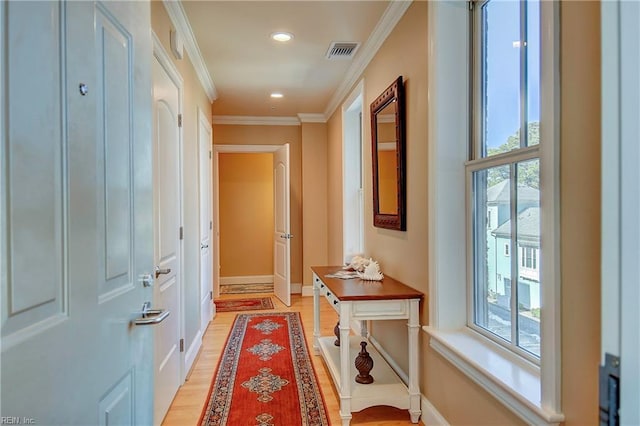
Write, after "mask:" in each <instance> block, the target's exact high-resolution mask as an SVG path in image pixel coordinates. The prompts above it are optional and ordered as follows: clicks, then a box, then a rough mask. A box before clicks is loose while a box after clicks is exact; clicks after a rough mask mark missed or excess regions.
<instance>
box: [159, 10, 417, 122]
mask: <svg viewBox="0 0 640 426" xmlns="http://www.w3.org/2000/svg"><path fill="white" fill-rule="evenodd" d="M407 3H408V2H398V1H361V0H357V1H356V0H342V1H328V0H310V1H308V0H298V1H268V0H262V1H240V0H235V1H211V0H210V1H189V0H187V1H182V8H183V11H184V16H186V18H187V21H188V24H189V25H188V26H190V27H191V32H192V34H193V38H194V39H195V43H194V44H195V45H197V47H198V48H199V51H200V55H201V58H202V62H203V64H204V66H205V67H206V69H207V71H208V74H209V76H210V78H211V80H212V82H213V86H214V87H215V92H216V96H217V99H216V100H215V101H214V103H213V114H214V115H230V116H251V117H258V116H275V117H296V116H297V115H298V114H327V113H330V112H332V111H331V110H332V108H335V106H336V105H335V104H336V102H338V101H339V100H340V99H339V98H341V97H342V96H344V95H345V94H347V93H344V94H342V93H340V92H341V91H345V90H348V89H349V88H350V86H351V84H353V82H354V81H349V79H350V77H352V78H355V77H357V76H358V75H357V74H355V73H356V72H358V71H360V72H361V71H362V69H363V68H364V66H366V64H367V63H368V61H369V60H370V59H371V57H372V56H373V53H375V50H377V48H378V47H379V45H380V44H381V43H382V41H383V40H384V38H386V35H387V34H388V32H389V31H390V30H391V29H392V28H393V26H394V25H395V23H396V22H397V20H398V19H399V18H400V16H401V14H402V13H404V10H406V7H407ZM174 5H175V4H174ZM174 9H175V8H174ZM400 11H401V12H400ZM170 15H171V11H170ZM395 15H399V16H397V17H396V16H395ZM188 26H187V27H188ZM275 31H287V32H290V33H293V34H294V39H293V40H291V41H289V42H286V43H278V42H275V41H273V40H271V38H270V37H269V36H270V34H271V33H273V32H275ZM187 32H188V31H187ZM185 38H186V39H187V40H186V41H187V43H188V41H189V40H188V38H189V37H188V34H187V37H185ZM333 41H339V42H344V41H355V42H360V43H361V45H360V48H359V49H358V51H357V52H356V54H355V56H354V58H353V59H350V60H344V59H341V60H328V59H326V58H325V55H326V53H327V50H328V48H329V45H330V44H331V42H333ZM190 53H191V52H190ZM190 56H193V55H191V54H190ZM196 62H197V61H196ZM357 68H361V69H357ZM358 74H359V72H358ZM200 78H201V80H203V76H202V75H201V76H200ZM205 80H206V78H205ZM210 92H211V91H210ZM272 92H280V93H282V94H283V95H284V98H282V99H271V98H270V96H269V95H270V93H272Z"/></svg>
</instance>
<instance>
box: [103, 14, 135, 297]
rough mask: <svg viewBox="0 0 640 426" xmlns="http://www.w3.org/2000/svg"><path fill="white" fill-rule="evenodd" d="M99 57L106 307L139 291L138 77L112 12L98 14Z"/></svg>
mask: <svg viewBox="0 0 640 426" xmlns="http://www.w3.org/2000/svg"><path fill="white" fill-rule="evenodd" d="M95 21H96V24H95V25H96V35H97V39H96V56H97V57H98V58H101V59H102V60H99V61H98V64H97V65H98V75H97V85H96V87H95V90H94V92H95V93H94V95H95V97H96V99H97V107H98V111H97V120H98V122H97V128H96V130H97V138H98V150H99V152H103V153H104V155H103V156H101V157H102V158H101V160H100V161H99V163H98V165H97V166H98V176H97V178H98V209H99V211H102V212H103V213H104V214H101V215H100V216H99V228H98V229H99V230H100V235H99V238H100V241H103V242H104V251H103V261H102V262H101V264H100V270H101V274H100V280H101V285H100V296H99V297H100V299H99V300H100V302H101V303H103V302H105V301H107V300H109V299H110V298H112V297H116V296H118V295H119V294H122V293H123V292H126V291H129V290H132V289H133V288H134V283H133V276H132V271H131V266H132V265H133V259H132V256H133V238H132V233H131V229H132V224H133V219H134V216H133V209H132V205H131V192H132V187H133V181H132V173H131V152H132V149H133V145H132V143H133V139H132V132H131V130H132V126H133V117H132V116H131V113H132V108H131V105H130V99H129V94H130V92H131V89H132V87H131V85H132V84H133V81H131V78H130V76H132V75H133V74H132V73H133V69H132V63H131V61H130V58H131V54H132V52H131V47H132V46H131V42H130V40H129V35H128V34H126V32H125V30H124V28H122V26H121V25H120V24H119V23H118V22H117V21H116V20H115V18H114V17H113V16H110V15H109V14H108V11H106V10H104V9H103V8H102V7H99V8H98V10H97V14H96V20H95Z"/></svg>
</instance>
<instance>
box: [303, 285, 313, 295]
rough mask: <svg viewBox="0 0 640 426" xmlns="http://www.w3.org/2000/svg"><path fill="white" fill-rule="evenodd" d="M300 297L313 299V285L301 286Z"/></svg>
mask: <svg viewBox="0 0 640 426" xmlns="http://www.w3.org/2000/svg"><path fill="white" fill-rule="evenodd" d="M302 296H303V297H309V296H311V297H313V285H303V286H302Z"/></svg>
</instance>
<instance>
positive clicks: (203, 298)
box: [198, 110, 214, 334]
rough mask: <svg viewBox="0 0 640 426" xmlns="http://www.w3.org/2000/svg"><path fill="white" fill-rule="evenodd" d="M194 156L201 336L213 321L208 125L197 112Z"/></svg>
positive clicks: (209, 143) (209, 138) (201, 113)
mask: <svg viewBox="0 0 640 426" xmlns="http://www.w3.org/2000/svg"><path fill="white" fill-rule="evenodd" d="M198 117H199V119H198V147H199V148H198V153H199V155H198V157H199V163H200V169H199V175H200V330H201V331H202V334H204V332H205V330H206V329H207V326H208V325H209V321H211V318H213V313H214V312H213V310H214V304H213V301H212V299H213V296H212V291H213V286H212V283H213V281H212V276H211V271H212V262H213V259H212V257H211V253H212V246H213V243H212V241H211V232H212V228H213V220H212V218H211V156H212V155H211V142H212V139H211V124H210V123H209V120H207V117H206V116H205V115H204V114H203V112H202V111H201V110H198Z"/></svg>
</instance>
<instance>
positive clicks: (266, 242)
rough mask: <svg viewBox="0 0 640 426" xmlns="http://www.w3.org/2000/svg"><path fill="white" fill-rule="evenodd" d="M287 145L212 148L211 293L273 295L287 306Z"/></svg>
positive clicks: (288, 252) (288, 255)
mask: <svg viewBox="0 0 640 426" xmlns="http://www.w3.org/2000/svg"><path fill="white" fill-rule="evenodd" d="M288 148H289V146H288V144H285V145H214V195H213V199H214V218H215V219H214V222H215V225H214V234H213V236H214V238H213V240H214V245H215V249H214V267H213V271H214V295H215V297H216V298H218V297H220V295H221V294H223V293H229V292H231V293H247V292H251V291H252V290H255V291H257V292H267V291H268V292H271V291H273V292H274V293H275V295H276V296H277V297H278V298H279V299H280V300H281V301H282V302H283V303H285V304H286V305H290V294H291V279H290V269H291V268H290V264H291V261H290V257H291V255H290V244H291V242H290V239H291V237H292V235H291V234H290V219H289V210H290V209H289V204H290V203H289V155H288Z"/></svg>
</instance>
